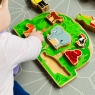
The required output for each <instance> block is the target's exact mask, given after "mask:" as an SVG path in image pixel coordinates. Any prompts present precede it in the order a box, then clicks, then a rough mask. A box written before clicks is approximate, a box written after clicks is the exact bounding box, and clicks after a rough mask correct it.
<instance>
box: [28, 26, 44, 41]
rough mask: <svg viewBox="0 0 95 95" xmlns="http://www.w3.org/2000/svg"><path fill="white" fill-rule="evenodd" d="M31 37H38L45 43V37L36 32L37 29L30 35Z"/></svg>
mask: <svg viewBox="0 0 95 95" xmlns="http://www.w3.org/2000/svg"><path fill="white" fill-rule="evenodd" d="M29 36H36V37H38V38H39V39H40V40H41V42H43V41H44V37H43V35H42V33H41V31H36V28H34V29H33V30H32V32H31V33H30V35H29Z"/></svg>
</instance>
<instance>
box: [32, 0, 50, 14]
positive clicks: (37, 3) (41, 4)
mask: <svg viewBox="0 0 95 95" xmlns="http://www.w3.org/2000/svg"><path fill="white" fill-rule="evenodd" d="M31 3H32V6H33V7H34V8H35V9H37V10H39V11H41V12H46V11H48V10H49V5H48V4H47V3H45V1H44V0H31Z"/></svg>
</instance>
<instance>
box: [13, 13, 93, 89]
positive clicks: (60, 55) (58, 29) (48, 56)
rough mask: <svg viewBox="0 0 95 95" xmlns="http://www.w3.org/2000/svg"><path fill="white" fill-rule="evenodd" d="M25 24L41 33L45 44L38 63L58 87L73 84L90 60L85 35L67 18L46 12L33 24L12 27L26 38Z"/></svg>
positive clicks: (90, 48)
mask: <svg viewBox="0 0 95 95" xmlns="http://www.w3.org/2000/svg"><path fill="white" fill-rule="evenodd" d="M51 14H54V15H51ZM27 24H30V25H33V26H34V27H36V29H37V30H40V31H42V33H43V36H44V39H45V41H44V42H43V43H42V50H41V52H40V55H39V56H38V58H37V60H38V62H39V63H40V64H41V65H42V66H43V68H44V69H45V70H46V71H47V72H48V74H49V75H50V76H51V77H52V79H53V80H54V81H55V83H56V84H57V85H58V86H59V87H62V86H64V85H65V84H67V83H68V82H70V81H71V80H73V79H74V78H75V77H76V76H77V70H78V69H80V68H81V67H83V66H84V65H85V64H87V63H88V61H89V60H90V58H91V55H92V43H91V40H90V38H89V36H88V34H87V33H86V31H85V30H84V29H83V28H82V27H81V26H80V25H79V24H78V23H77V22H76V21H75V20H73V19H71V18H70V17H68V16H66V15H64V14H60V13H56V12H45V13H42V14H40V15H38V16H36V17H35V18H33V19H32V20H29V19H26V20H24V21H22V22H20V23H19V24H17V25H15V26H14V30H15V32H16V33H17V34H18V35H19V36H20V37H25V36H23V34H24V32H25V31H27V28H26V25H27Z"/></svg>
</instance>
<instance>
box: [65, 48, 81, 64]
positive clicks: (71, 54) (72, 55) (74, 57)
mask: <svg viewBox="0 0 95 95" xmlns="http://www.w3.org/2000/svg"><path fill="white" fill-rule="evenodd" d="M64 54H65V56H66V58H67V59H68V60H69V61H70V63H71V64H72V65H77V63H78V58H79V57H80V56H81V55H82V52H81V51H80V50H79V49H76V50H67V51H66V52H65V53H64Z"/></svg>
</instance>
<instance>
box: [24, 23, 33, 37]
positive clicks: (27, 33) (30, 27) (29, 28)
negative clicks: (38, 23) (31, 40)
mask: <svg viewBox="0 0 95 95" xmlns="http://www.w3.org/2000/svg"><path fill="white" fill-rule="evenodd" d="M26 27H27V28H28V30H27V31H25V32H24V33H23V34H24V36H25V37H28V36H29V34H30V33H31V32H32V30H33V29H34V27H35V26H34V25H32V24H27V25H26Z"/></svg>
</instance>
